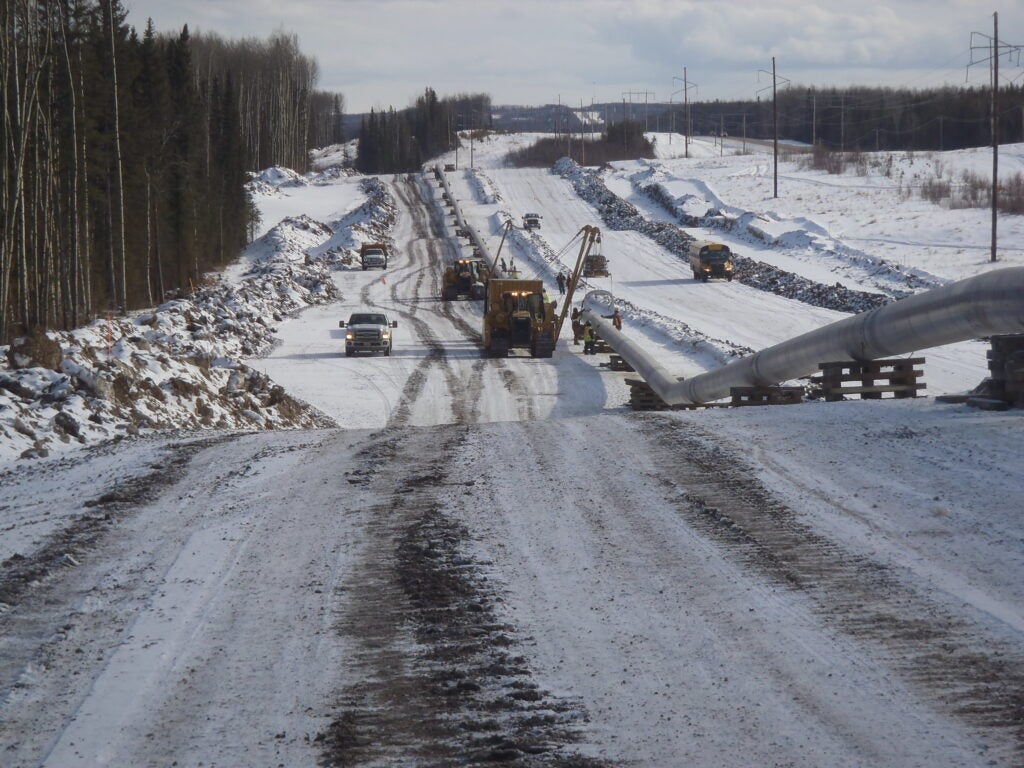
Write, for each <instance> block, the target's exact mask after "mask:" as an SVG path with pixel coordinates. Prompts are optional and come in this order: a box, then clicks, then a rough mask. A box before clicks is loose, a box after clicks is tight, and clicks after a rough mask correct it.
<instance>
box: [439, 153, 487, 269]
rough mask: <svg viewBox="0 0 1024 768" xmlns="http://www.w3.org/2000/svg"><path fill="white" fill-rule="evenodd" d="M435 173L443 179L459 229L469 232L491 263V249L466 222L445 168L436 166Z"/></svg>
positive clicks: (481, 253)
mask: <svg viewBox="0 0 1024 768" xmlns="http://www.w3.org/2000/svg"><path fill="white" fill-rule="evenodd" d="M434 175H435V176H436V177H437V178H438V179H440V180H441V187H442V188H443V189H444V191H445V193H446V194H447V195H448V200H449V201H450V202H451V205H452V209H453V210H454V211H455V225H456V226H457V227H458V228H459V229H462V230H464V231H466V232H468V233H469V239H470V241H471V242H472V243H473V245H474V246H476V248H477V250H479V251H480V255H481V256H483V258H484V259H485V260H486V261H487V263H488V264H490V263H491V253H490V250H488V248H487V245H486V244H485V243H484V240H483V238H482V237H480V235H479V234H477V231H476V230H475V229H474V228H473V227H471V226H470V225H469V224H468V223H466V220H465V219H464V218H463V216H462V210H461V209H460V208H459V204H458V203H457V202H455V195H453V194H452V188H451V187H450V186H448V177H447V175H446V174H445V172H444V170H443V169H442V168H441V166H436V167H435V171H434Z"/></svg>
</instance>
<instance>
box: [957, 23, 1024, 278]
mask: <svg viewBox="0 0 1024 768" xmlns="http://www.w3.org/2000/svg"><path fill="white" fill-rule="evenodd" d="M976 40H978V42H975V41H976ZM1021 50H1022V47H1021V46H1019V45H1011V44H1010V43H1003V42H1000V40H999V14H998V13H993V14H992V36H991V37H989V36H988V35H985V34H982V33H981V32H972V33H971V61H970V63H969V64H968V65H967V67H968V69H969V68H970V67H972V66H974V65H975V64H981V63H982V62H984V61H987V62H988V64H989V87H990V88H991V91H992V106H991V109H992V194H991V197H992V243H991V255H990V258H989V260H990V261H993V262H994V261H998V260H999V258H998V256H997V254H996V244H997V242H998V231H997V223H998V213H999V208H998V203H999V199H998V195H999V57H1000V56H1001V55H1003V54H1004V53H1005V54H1007V56H1016V57H1017V64H1018V65H1019V64H1020V53H1021ZM975 51H984V52H985V54H987V58H985V59H979V60H975V58H974V52H975Z"/></svg>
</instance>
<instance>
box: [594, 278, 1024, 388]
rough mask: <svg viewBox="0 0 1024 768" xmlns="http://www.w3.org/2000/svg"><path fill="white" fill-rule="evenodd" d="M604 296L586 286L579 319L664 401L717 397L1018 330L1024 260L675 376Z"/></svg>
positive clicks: (1023, 328) (1022, 318)
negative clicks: (843, 364)
mask: <svg viewBox="0 0 1024 768" xmlns="http://www.w3.org/2000/svg"><path fill="white" fill-rule="evenodd" d="M601 294H604V295H601ZM610 300H611V297H610V294H607V292H605V291H592V292H591V293H590V294H587V297H586V298H585V299H584V301H583V305H584V310H583V319H584V321H586V320H589V321H590V322H591V323H592V324H593V325H594V326H595V327H596V328H597V331H598V333H599V334H600V336H601V338H603V339H605V340H606V341H607V342H608V344H609V345H610V346H611V347H612V348H613V349H614V350H615V351H616V353H618V354H619V355H621V356H622V358H623V359H624V360H625V361H626V362H628V363H629V364H630V365H631V366H633V368H635V369H636V371H637V372H638V373H639V374H640V375H641V376H643V378H644V380H645V381H646V382H647V383H648V384H649V385H650V386H651V388H652V389H653V390H654V391H655V392H656V393H657V394H658V396H659V397H660V398H661V399H662V400H664V401H665V402H666V403H668V404H669V405H681V404H686V403H708V402H712V401H714V400H720V399H721V398H723V397H728V396H729V392H730V389H731V388H732V387H750V386H771V385H774V384H780V383H782V382H784V381H790V380H792V379H796V378H799V377H801V376H808V375H810V374H813V373H817V372H818V364H819V363H824V362H840V361H845V360H862V361H866V360H876V359H879V358H885V357H892V356H895V355H903V354H907V353H910V352H916V351H918V350H922V349H928V348H930V347H939V346H942V345H944V344H954V343H956V342H959V341H968V340H970V339H977V338H980V337H982V336H993V335H997V334H1004V333H1024V267H1011V268H1008V269H998V270H995V271H993V272H988V273H987V274H984V275H979V276H977V277H970V278H967V279H966V280H961V281H959V282H957V283H953V284H952V285H947V286H943V287H941V288H933V289H932V290H930V291H925V292H923V293H919V294H917V295H915V296H910V297H908V298H906V299H901V300H900V301H896V302H893V303H892V304H887V305H886V306H884V307H878V308H877V309H872V310H870V311H868V312H864V313H862V314H859V315H854V316H853V317H848V318H845V319H843V320H840V321H838V322H835V323H832V324H831V325H826V326H825V327H824V328H819V329H817V330H814V331H810V332H809V333H805V334H803V335H801V336H796V337H795V338H792V339H789V340H788V341H784V342H782V343H781V344H776V345H775V346H774V347H768V348H767V349H762V350H761V351H760V352H757V353H755V354H753V355H750V356H748V357H744V358H743V359H741V360H737V361H736V362H734V363H730V364H728V365H725V366H723V367H721V368H719V369H717V370H714V371H709V372H707V373H702V374H700V375H699V376H694V377H693V378H692V379H686V380H685V381H680V380H679V379H678V378H676V377H674V376H672V375H671V374H669V373H668V372H667V371H666V370H665V369H664V368H662V367H661V366H660V365H658V364H657V363H656V362H655V361H654V360H653V359H651V358H650V356H649V355H648V354H647V353H646V351H644V350H643V349H642V348H641V347H640V346H639V345H638V344H636V342H634V341H632V340H630V339H628V338H627V337H626V336H625V335H624V334H623V333H621V332H619V331H617V330H615V328H614V327H613V326H612V323H611V320H609V319H608V316H610V315H611V308H610Z"/></svg>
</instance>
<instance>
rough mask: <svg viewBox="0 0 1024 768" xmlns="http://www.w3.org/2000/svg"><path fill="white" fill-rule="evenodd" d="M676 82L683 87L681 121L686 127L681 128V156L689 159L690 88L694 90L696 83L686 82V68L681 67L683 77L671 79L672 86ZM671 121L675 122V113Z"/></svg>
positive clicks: (670, 136) (670, 138)
mask: <svg viewBox="0 0 1024 768" xmlns="http://www.w3.org/2000/svg"><path fill="white" fill-rule="evenodd" d="M677 80H678V81H680V82H681V83H682V84H683V87H682V93H683V120H684V121H685V122H686V125H685V126H683V143H684V152H683V154H684V156H685V157H689V156H690V89H691V88H696V87H697V83H691V82H690V81H689V80H687V77H686V67H683V76H682V77H675V76H673V77H672V83H673V85H674V84H675V82H676V81H677ZM676 93H679V91H676V92H675V93H673V94H672V96H675V95H676ZM671 100H672V99H671V97H669V101H670V102H671ZM672 119H673V121H674V120H675V113H673V114H672ZM673 130H674V127H673ZM671 141H672V135H671V134H669V142H671Z"/></svg>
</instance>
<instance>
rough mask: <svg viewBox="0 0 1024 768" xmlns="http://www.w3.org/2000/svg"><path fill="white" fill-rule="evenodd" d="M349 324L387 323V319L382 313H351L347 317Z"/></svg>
mask: <svg viewBox="0 0 1024 768" xmlns="http://www.w3.org/2000/svg"><path fill="white" fill-rule="evenodd" d="M348 324H349V325H387V324H388V321H387V318H385V317H384V315H352V317H350V318H349V319H348Z"/></svg>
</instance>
